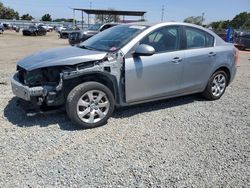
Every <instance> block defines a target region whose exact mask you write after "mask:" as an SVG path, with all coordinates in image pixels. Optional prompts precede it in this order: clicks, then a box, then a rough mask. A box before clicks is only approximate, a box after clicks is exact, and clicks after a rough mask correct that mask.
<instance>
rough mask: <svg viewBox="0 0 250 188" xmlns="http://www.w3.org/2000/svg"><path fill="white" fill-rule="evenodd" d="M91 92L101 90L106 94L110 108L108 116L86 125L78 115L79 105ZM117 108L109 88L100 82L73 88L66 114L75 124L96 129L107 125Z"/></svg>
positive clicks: (69, 95)
mask: <svg viewBox="0 0 250 188" xmlns="http://www.w3.org/2000/svg"><path fill="white" fill-rule="evenodd" d="M91 90H99V91H102V92H103V93H105V94H106V96H107V98H108V100H109V103H110V106H109V110H108V112H107V115H106V116H105V117H104V118H103V119H101V120H100V121H98V122H96V123H86V122H84V121H82V120H81V119H80V118H79V116H78V114H77V103H78V100H79V99H80V97H82V96H83V95H84V94H85V93H86V92H88V91H91ZM114 106H115V99H114V95H113V94H112V92H111V91H110V89H109V88H108V87H106V86H105V85H103V84H100V83H98V82H85V83H83V84H80V85H78V86H76V87H75V88H73V89H72V90H71V91H70V92H69V94H68V97H67V101H66V112H67V114H68V116H69V118H70V119H71V121H72V122H73V123H75V124H76V125H78V126H79V127H81V128H84V129H90V128H96V127H99V126H102V125H104V124H106V122H107V120H108V119H109V117H110V116H111V115H112V113H113V111H114Z"/></svg>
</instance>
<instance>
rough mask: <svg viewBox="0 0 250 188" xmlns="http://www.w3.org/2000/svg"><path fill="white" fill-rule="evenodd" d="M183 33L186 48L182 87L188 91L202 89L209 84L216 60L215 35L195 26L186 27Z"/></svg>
mask: <svg viewBox="0 0 250 188" xmlns="http://www.w3.org/2000/svg"><path fill="white" fill-rule="evenodd" d="M183 35H184V38H185V40H184V41H186V42H185V43H186V45H185V46H186V49H185V60H184V61H183V76H182V81H181V89H183V90H186V91H187V92H189V91H195V90H200V89H202V88H204V86H205V85H206V84H207V81H208V79H209V77H210V73H211V69H212V67H213V64H214V63H215V61H216V51H215V48H214V37H213V36H212V35H210V34H209V33H207V32H205V31H203V30H200V29H197V28H194V27H184V32H183ZM184 92H185V91H184Z"/></svg>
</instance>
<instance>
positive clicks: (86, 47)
mask: <svg viewBox="0 0 250 188" xmlns="http://www.w3.org/2000/svg"><path fill="white" fill-rule="evenodd" d="M79 47H80V48H84V49H87V50H96V49H94V48H91V47H89V46H84V45H81V46H79Z"/></svg>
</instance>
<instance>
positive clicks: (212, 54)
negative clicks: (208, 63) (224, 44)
mask: <svg viewBox="0 0 250 188" xmlns="http://www.w3.org/2000/svg"><path fill="white" fill-rule="evenodd" d="M213 56H216V53H215V52H209V54H208V57H213Z"/></svg>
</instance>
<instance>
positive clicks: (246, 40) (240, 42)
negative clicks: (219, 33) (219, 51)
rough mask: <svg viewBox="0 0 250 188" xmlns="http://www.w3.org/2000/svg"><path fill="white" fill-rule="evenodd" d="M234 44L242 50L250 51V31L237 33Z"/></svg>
mask: <svg viewBox="0 0 250 188" xmlns="http://www.w3.org/2000/svg"><path fill="white" fill-rule="evenodd" d="M234 44H235V46H236V47H237V48H239V49H240V50H245V49H247V48H249V49H250V31H236V32H235V34H234Z"/></svg>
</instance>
